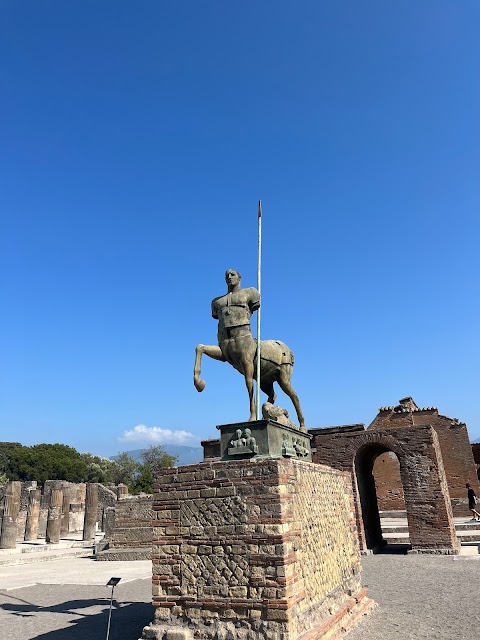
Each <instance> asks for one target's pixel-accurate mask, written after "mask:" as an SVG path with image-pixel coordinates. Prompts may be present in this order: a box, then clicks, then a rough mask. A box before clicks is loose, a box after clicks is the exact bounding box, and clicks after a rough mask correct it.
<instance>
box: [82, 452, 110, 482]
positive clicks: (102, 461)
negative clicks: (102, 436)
mask: <svg viewBox="0 0 480 640" xmlns="http://www.w3.org/2000/svg"><path fill="white" fill-rule="evenodd" d="M80 455H81V456H82V459H83V460H84V462H85V465H86V470H85V477H84V478H83V481H84V482H101V483H102V484H114V481H113V475H114V469H115V462H114V461H113V460H109V459H108V458H102V457H100V456H94V455H92V454H91V453H81V454H80Z"/></svg>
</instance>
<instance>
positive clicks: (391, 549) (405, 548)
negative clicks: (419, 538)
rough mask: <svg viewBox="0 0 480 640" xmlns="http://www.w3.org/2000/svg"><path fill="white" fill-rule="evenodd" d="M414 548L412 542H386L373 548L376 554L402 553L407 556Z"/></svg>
mask: <svg viewBox="0 0 480 640" xmlns="http://www.w3.org/2000/svg"><path fill="white" fill-rule="evenodd" d="M411 548H412V545H410V544H386V545H383V546H381V547H377V548H376V549H374V550H373V553H374V555H383V554H385V555H400V556H402V555H403V556H405V555H407V553H408V552H409V551H410V549H411Z"/></svg>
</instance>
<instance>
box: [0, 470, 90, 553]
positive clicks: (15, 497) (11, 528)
mask: <svg viewBox="0 0 480 640" xmlns="http://www.w3.org/2000/svg"><path fill="white" fill-rule="evenodd" d="M68 492H69V489H68V487H67V488H66V489H65V490H64V489H52V492H51V496H50V503H49V506H48V516H47V530H46V535H45V540H46V542H48V543H50V544H56V543H58V542H60V536H61V534H62V533H68V510H69V505H70V495H68ZM66 494H67V495H66ZM20 496H21V483H20V482H17V481H14V482H9V483H8V484H7V487H6V491H5V496H4V509H3V520H2V531H1V535H0V549H15V546H16V542H17V518H18V514H19V512H20ZM40 503H41V491H40V489H31V490H30V494H29V501H28V507H27V521H26V525H25V535H24V540H26V541H31V540H36V539H37V537H38V526H39V519H40ZM97 510H98V486H97V485H96V484H90V483H88V484H87V487H86V497H85V516H84V525H83V540H93V539H94V538H95V528H96V521H97Z"/></svg>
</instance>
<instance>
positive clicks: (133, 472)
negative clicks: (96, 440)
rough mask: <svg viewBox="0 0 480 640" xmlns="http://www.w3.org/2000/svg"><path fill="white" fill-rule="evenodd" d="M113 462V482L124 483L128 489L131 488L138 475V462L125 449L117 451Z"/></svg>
mask: <svg viewBox="0 0 480 640" xmlns="http://www.w3.org/2000/svg"><path fill="white" fill-rule="evenodd" d="M113 462H114V465H113V468H112V482H113V484H120V483H122V484H126V485H127V486H128V488H129V490H132V489H133V486H134V484H135V479H136V477H137V475H138V466H139V465H138V462H137V461H136V460H135V458H132V456H131V455H129V454H128V453H127V452H126V451H124V452H123V453H119V454H118V455H117V456H116V457H115V460H114V461H113Z"/></svg>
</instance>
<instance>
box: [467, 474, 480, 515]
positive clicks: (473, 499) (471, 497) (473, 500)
mask: <svg viewBox="0 0 480 640" xmlns="http://www.w3.org/2000/svg"><path fill="white" fill-rule="evenodd" d="M465 486H466V487H467V496H468V508H469V509H470V511H471V512H472V515H473V518H472V519H473V520H478V521H479V522H480V513H479V512H478V511H477V510H476V509H475V507H476V505H477V502H478V498H477V495H476V493H475V491H474V490H473V489H472V487H471V486H470V485H469V484H468V482H467V484H466V485H465Z"/></svg>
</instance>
